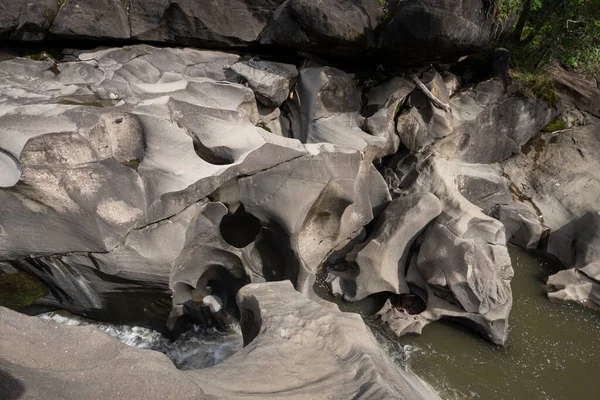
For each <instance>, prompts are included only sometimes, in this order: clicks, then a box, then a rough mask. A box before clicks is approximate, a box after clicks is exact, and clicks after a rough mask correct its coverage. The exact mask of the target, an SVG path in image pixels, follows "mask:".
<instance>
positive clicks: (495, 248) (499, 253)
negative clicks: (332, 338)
mask: <svg viewBox="0 0 600 400" xmlns="http://www.w3.org/2000/svg"><path fill="white" fill-rule="evenodd" d="M400 169H401V170H402V169H404V171H403V176H404V178H403V181H402V182H401V184H400V187H401V188H403V189H402V190H403V191H404V192H406V193H411V194H413V193H423V192H429V193H431V194H433V195H434V196H435V197H437V198H438V199H439V201H440V203H441V214H440V215H439V216H438V217H437V218H435V219H434V220H433V221H432V222H431V223H430V224H429V225H428V226H427V228H426V229H425V232H424V233H423V235H422V237H421V238H420V239H419V241H418V243H420V246H419V248H418V249H415V252H416V256H414V257H413V258H412V261H411V264H410V267H409V268H408V271H407V273H406V281H407V283H408V284H410V285H412V287H413V288H415V290H417V289H416V288H418V290H417V291H416V292H415V294H418V295H419V296H421V297H422V298H423V300H424V301H425V303H426V307H425V310H424V311H422V312H419V313H417V314H415V315H411V314H408V313H407V312H405V311H401V310H398V309H397V308H396V307H394V306H393V304H392V303H390V304H388V306H387V307H386V308H384V309H383V310H382V311H381V312H380V313H379V314H378V317H377V318H378V320H379V322H380V323H382V324H383V325H384V328H385V329H387V330H390V331H392V332H394V333H395V334H396V335H397V336H400V335H403V334H406V333H411V332H412V333H420V331H421V329H422V328H423V327H424V326H425V325H426V324H428V323H430V322H431V321H435V320H438V319H440V318H453V319H456V320H458V321H463V322H464V323H465V324H467V325H468V326H471V327H474V328H475V329H476V330H477V331H479V332H480V333H481V334H482V335H483V336H485V337H486V338H488V339H489V340H490V341H492V342H494V343H497V344H504V343H505V342H506V339H507V334H508V316H509V312H510V309H511V306H512V292H511V289H510V281H511V279H512V276H513V270H512V267H511V262H510V257H509V255H508V250H507V248H506V237H505V231H504V227H503V225H502V224H501V223H500V222H499V221H497V220H495V219H493V218H491V217H489V216H486V215H485V214H484V213H483V212H482V210H481V209H480V208H479V207H477V206H476V205H474V204H472V203H471V202H469V201H468V200H467V198H465V195H463V193H466V195H471V196H472V198H477V192H478V191H479V189H480V188H481V187H482V186H480V185H479V184H474V182H481V181H484V182H485V180H483V179H482V177H485V176H486V175H485V173H480V174H479V177H477V175H476V174H473V172H472V170H473V169H475V168H474V167H471V166H469V165H465V164H461V163H455V162H453V161H447V160H443V159H440V158H438V157H435V156H429V157H425V158H423V159H421V160H417V161H416V162H415V161H412V162H410V163H405V165H404V166H402V165H401V166H400ZM469 175H470V176H475V177H477V179H476V180H474V181H473V182H472V183H468V184H467V185H465V184H464V182H465V179H464V177H465V176H467V177H468V176H469ZM487 176H491V177H493V175H491V174H489V173H488V175H487ZM498 178H500V179H496V182H498V183H501V182H502V179H501V177H498ZM488 179H490V180H491V179H493V178H488ZM461 182H462V183H461ZM488 182H489V181H488ZM483 187H484V188H485V186H483ZM461 189H462V190H461ZM465 189H466V190H465Z"/></svg>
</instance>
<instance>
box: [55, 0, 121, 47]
mask: <svg viewBox="0 0 600 400" xmlns="http://www.w3.org/2000/svg"><path fill="white" fill-rule="evenodd" d="M59 5H60V8H59V9H58V13H57V14H56V18H55V19H54V21H53V22H52V27H51V28H50V32H51V33H52V34H54V35H57V36H60V37H69V38H81V39H129V38H130V37H131V29H130V27H129V17H128V9H127V6H126V3H125V2H124V1H122V0H94V1H91V0H67V1H59Z"/></svg>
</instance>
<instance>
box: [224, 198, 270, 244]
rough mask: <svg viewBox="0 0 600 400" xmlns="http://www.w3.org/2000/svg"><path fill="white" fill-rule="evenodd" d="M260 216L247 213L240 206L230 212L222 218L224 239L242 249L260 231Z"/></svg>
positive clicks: (252, 240)
mask: <svg viewBox="0 0 600 400" xmlns="http://www.w3.org/2000/svg"><path fill="white" fill-rule="evenodd" d="M260 229H261V225H260V221H259V220H258V218H256V217H255V216H254V215H252V214H250V213H247V212H246V210H245V209H244V206H243V205H242V206H240V207H239V208H238V209H237V211H236V212H235V213H234V214H228V215H226V216H224V217H223V219H222V220H221V225H220V231H221V236H222V237H223V239H224V240H225V241H226V242H227V243H228V244H230V245H231V246H233V247H237V248H238V249H242V248H244V247H246V246H248V245H249V244H250V243H252V242H254V240H255V239H256V237H257V236H258V234H259V233H260Z"/></svg>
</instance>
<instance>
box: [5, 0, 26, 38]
mask: <svg viewBox="0 0 600 400" xmlns="http://www.w3.org/2000/svg"><path fill="white" fill-rule="evenodd" d="M25 1H26V0H16V1H5V2H2V4H0V34H1V35H3V36H7V33H8V34H10V32H12V31H13V30H14V29H15V28H16V27H17V26H18V25H19V14H20V13H21V9H22V8H23V5H24V4H25Z"/></svg>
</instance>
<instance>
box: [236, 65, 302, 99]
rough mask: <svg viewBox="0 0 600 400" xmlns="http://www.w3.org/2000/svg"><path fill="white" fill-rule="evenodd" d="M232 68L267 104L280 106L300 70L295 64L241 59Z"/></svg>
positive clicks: (288, 93)
mask: <svg viewBox="0 0 600 400" xmlns="http://www.w3.org/2000/svg"><path fill="white" fill-rule="evenodd" d="M231 69H232V70H233V71H234V72H235V73H236V74H238V75H239V76H240V77H241V78H243V79H244V80H245V81H246V82H247V83H248V86H250V88H252V90H253V91H254V93H255V94H256V97H257V98H258V100H259V101H260V102H261V103H263V104H264V105H266V106H270V107H279V106H281V104H282V103H283V102H284V101H286V100H287V98H288V97H289V95H290V89H291V88H292V87H293V86H294V83H295V80H296V78H297V76H298V70H297V69H296V67H295V66H294V65H290V64H282V63H276V62H269V61H253V60H250V61H241V62H238V63H235V64H233V65H232V66H231Z"/></svg>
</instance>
